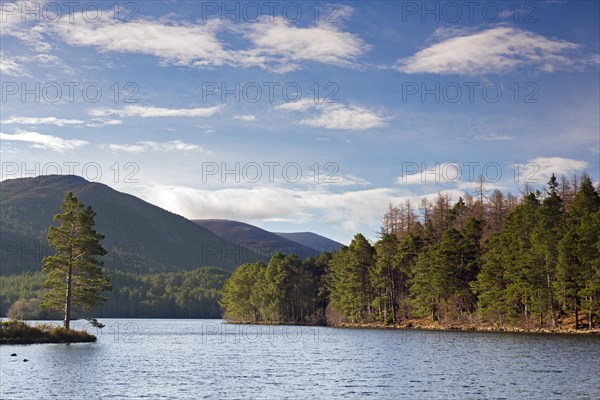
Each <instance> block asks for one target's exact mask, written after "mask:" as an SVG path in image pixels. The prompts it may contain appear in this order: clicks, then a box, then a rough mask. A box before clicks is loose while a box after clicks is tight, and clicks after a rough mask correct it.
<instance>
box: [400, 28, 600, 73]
mask: <svg viewBox="0 0 600 400" xmlns="http://www.w3.org/2000/svg"><path fill="white" fill-rule="evenodd" d="M435 36H436V38H437V39H438V42H437V43H435V44H433V45H431V46H429V47H427V48H426V49H423V50H421V51H419V52H417V53H416V54H414V55H412V56H410V57H407V58H403V59H400V60H398V64H397V68H398V69H399V70H400V71H402V72H405V73H409V74H414V73H432V74H459V75H477V74H486V73H505V72H507V71H510V70H513V69H515V68H517V67H521V66H523V67H527V68H532V69H536V70H540V71H546V72H552V71H555V70H561V69H568V68H576V67H578V66H581V65H585V64H597V63H598V58H597V56H595V57H590V56H583V55H581V54H578V52H577V50H579V49H580V47H581V46H580V45H578V44H575V43H571V42H567V41H564V40H558V39H550V38H547V37H545V36H542V35H539V34H536V33H533V32H529V31H526V30H522V29H519V28H514V27H508V26H498V27H494V28H490V29H486V30H483V31H479V32H473V31H472V30H467V29H455V28H454V29H443V28H440V29H438V30H437V31H436V32H435Z"/></svg>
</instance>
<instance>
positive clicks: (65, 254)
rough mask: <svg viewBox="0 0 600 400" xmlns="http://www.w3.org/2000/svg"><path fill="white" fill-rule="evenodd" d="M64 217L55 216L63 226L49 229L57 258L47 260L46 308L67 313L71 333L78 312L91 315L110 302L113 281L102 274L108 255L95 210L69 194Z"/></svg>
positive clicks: (44, 305)
mask: <svg viewBox="0 0 600 400" xmlns="http://www.w3.org/2000/svg"><path fill="white" fill-rule="evenodd" d="M61 208H62V210H63V213H62V214H57V215H55V216H54V220H55V221H57V222H59V223H60V226H58V227H55V226H51V227H50V228H48V244H49V245H50V246H52V247H53V248H55V249H56V254H55V255H53V256H47V257H44V260H43V267H42V269H43V271H44V272H46V273H47V274H48V279H47V280H46V281H45V282H44V287H46V288H48V289H49V291H48V292H47V293H46V294H45V295H44V297H43V301H42V304H41V306H42V307H43V308H47V309H52V310H57V311H63V312H64V328H65V329H69V325H70V322H71V315H72V313H73V311H74V309H75V308H78V307H81V308H82V309H83V310H86V311H89V310H90V309H91V308H92V307H93V306H94V305H96V304H102V303H104V302H105V301H106V300H107V299H106V297H104V296H103V295H102V293H103V292H105V291H109V290H111V289H112V287H111V285H110V279H109V277H107V276H105V275H103V273H102V261H101V260H100V259H99V257H101V256H103V255H105V254H106V250H104V248H103V247H102V245H101V244H100V241H101V240H102V239H103V238H104V236H103V235H101V234H99V233H97V232H96V231H95V230H94V229H93V227H94V216H95V215H96V214H95V213H94V211H93V210H92V208H91V207H87V208H85V207H84V205H83V204H81V203H80V202H79V201H78V200H77V198H76V197H75V196H73V193H71V192H69V193H67V195H66V196H65V200H64V202H63V204H62V206H61Z"/></svg>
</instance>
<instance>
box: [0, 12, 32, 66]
mask: <svg viewBox="0 0 600 400" xmlns="http://www.w3.org/2000/svg"><path fill="white" fill-rule="evenodd" d="M0 8H1V7H0ZM0 73H2V74H5V75H10V76H20V77H24V76H30V74H29V72H27V69H25V67H24V66H23V65H21V64H19V63H18V62H17V60H16V59H15V58H12V57H9V56H7V55H6V53H4V52H0Z"/></svg>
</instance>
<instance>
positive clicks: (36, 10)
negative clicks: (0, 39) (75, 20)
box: [0, 0, 55, 51]
mask: <svg viewBox="0 0 600 400" xmlns="http://www.w3.org/2000/svg"><path fill="white" fill-rule="evenodd" d="M46 3H48V1H47V0H35V1H30V0H26V1H21V0H18V1H9V2H2V3H1V6H0V21H2V23H0V34H1V35H2V36H13V37H15V38H17V39H19V40H21V41H23V42H24V43H26V44H27V45H29V46H31V47H33V48H34V49H35V50H36V51H49V50H50V49H51V48H52V46H51V45H50V44H49V43H48V41H47V40H46V39H45V38H44V35H43V33H44V31H45V28H44V26H43V24H41V23H36V21H35V19H36V17H37V19H38V21H39V20H40V19H41V18H40V16H41V15H42V10H43V9H44V6H45V5H46ZM21 10H32V12H31V13H30V14H29V15H26V14H24V13H23V12H22V11H21ZM44 17H45V18H46V19H48V20H52V19H54V18H55V13H54V12H53V10H52V7H48V8H47V13H46V14H44Z"/></svg>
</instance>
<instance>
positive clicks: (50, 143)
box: [0, 130, 88, 152]
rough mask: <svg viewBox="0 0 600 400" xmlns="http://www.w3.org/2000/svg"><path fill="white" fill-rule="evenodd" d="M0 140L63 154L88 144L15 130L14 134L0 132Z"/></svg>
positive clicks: (77, 140)
mask: <svg viewBox="0 0 600 400" xmlns="http://www.w3.org/2000/svg"><path fill="white" fill-rule="evenodd" d="M0 139H1V140H6V141H9V142H11V141H12V142H27V143H31V147H34V148H37V149H46V150H53V151H58V152H64V151H68V150H76V149H78V148H80V147H82V146H85V145H86V144H88V142H86V141H85V140H79V139H63V138H60V137H58V136H52V135H45V134H42V133H39V132H29V131H22V130H17V131H16V133H14V134H9V133H3V132H0Z"/></svg>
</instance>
